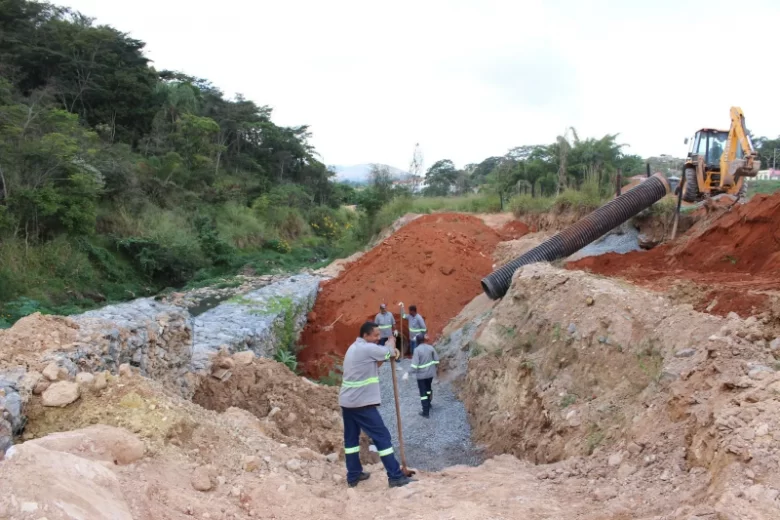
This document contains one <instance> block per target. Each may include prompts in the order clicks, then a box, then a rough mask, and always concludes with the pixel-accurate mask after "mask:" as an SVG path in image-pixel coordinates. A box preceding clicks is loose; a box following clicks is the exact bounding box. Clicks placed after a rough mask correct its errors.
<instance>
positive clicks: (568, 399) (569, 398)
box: [560, 394, 577, 409]
mask: <svg viewBox="0 0 780 520" xmlns="http://www.w3.org/2000/svg"><path fill="white" fill-rule="evenodd" d="M576 402H577V396H576V395H574V394H566V395H565V396H563V398H562V399H561V403H560V404H561V408H562V409H565V408H568V407H569V406H571V405H573V404H574V403H576Z"/></svg>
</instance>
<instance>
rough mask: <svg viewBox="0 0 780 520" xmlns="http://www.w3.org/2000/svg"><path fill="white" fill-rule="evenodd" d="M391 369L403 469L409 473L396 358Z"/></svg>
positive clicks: (405, 472)
mask: <svg viewBox="0 0 780 520" xmlns="http://www.w3.org/2000/svg"><path fill="white" fill-rule="evenodd" d="M390 371H391V372H392V374H393V396H394V397H395V422H396V424H397V425H398V446H399V448H400V449H401V469H402V470H403V472H404V474H405V475H407V476H408V475H409V469H407V467H406V453H405V452H404V436H403V433H402V432H401V431H402V429H403V428H402V426H401V402H400V400H399V399H398V377H397V376H396V373H395V358H390Z"/></svg>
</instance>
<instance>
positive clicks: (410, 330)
mask: <svg viewBox="0 0 780 520" xmlns="http://www.w3.org/2000/svg"><path fill="white" fill-rule="evenodd" d="M425 330H426V329H409V332H425Z"/></svg>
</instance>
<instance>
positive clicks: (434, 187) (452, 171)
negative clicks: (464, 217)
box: [425, 159, 458, 197]
mask: <svg viewBox="0 0 780 520" xmlns="http://www.w3.org/2000/svg"><path fill="white" fill-rule="evenodd" d="M457 179H458V170H457V169H456V168H455V165H454V164H453V162H452V161H450V160H449V159H443V160H441V161H437V162H436V163H434V164H433V166H431V167H430V168H429V169H428V171H427V172H426V173H425V184H426V187H425V195H427V196H430V197H443V196H445V195H449V193H450V191H451V190H452V189H454V188H455V182H456V180H457Z"/></svg>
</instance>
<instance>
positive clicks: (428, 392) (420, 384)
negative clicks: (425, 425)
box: [417, 377, 433, 415]
mask: <svg viewBox="0 0 780 520" xmlns="http://www.w3.org/2000/svg"><path fill="white" fill-rule="evenodd" d="M417 388H418V389H419V390H420V402H421V403H422V409H423V413H424V414H425V415H428V414H429V413H430V411H431V401H432V400H433V378H432V377H429V378H428V379H418V380H417Z"/></svg>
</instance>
